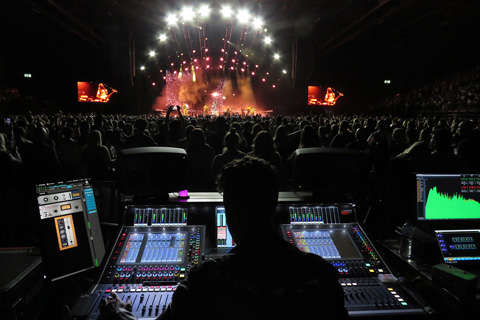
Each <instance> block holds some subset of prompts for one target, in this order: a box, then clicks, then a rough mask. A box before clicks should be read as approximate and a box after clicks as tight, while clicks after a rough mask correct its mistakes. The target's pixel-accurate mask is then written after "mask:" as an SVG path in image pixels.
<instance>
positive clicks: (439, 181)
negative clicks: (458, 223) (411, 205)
mask: <svg viewBox="0 0 480 320" xmlns="http://www.w3.org/2000/svg"><path fill="white" fill-rule="evenodd" d="M416 177H417V181H416V183H417V218H418V220H419V221H421V220H467V219H480V175H479V174H417V175H416Z"/></svg>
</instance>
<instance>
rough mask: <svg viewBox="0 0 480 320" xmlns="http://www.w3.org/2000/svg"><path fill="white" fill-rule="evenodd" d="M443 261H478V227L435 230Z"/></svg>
mask: <svg viewBox="0 0 480 320" xmlns="http://www.w3.org/2000/svg"><path fill="white" fill-rule="evenodd" d="M435 236H436V237H437V242H438V245H439V247H440V252H441V253H442V257H443V261H444V263H448V264H456V263H471V262H477V263H478V262H480V229H465V230H435Z"/></svg>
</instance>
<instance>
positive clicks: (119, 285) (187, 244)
mask: <svg viewBox="0 0 480 320" xmlns="http://www.w3.org/2000/svg"><path fill="white" fill-rule="evenodd" d="M222 207H223V203H222V199H221V197H219V196H218V194H215V195H213V194H212V198H211V199H209V198H208V197H207V196H205V195H203V197H201V199H200V200H195V196H194V195H193V196H191V198H190V199H189V200H188V201H182V202H180V201H177V202H175V201H170V203H168V204H166V205H152V206H145V205H142V206H135V205H130V206H126V207H125V221H126V226H124V227H123V228H122V231H121V232H120V233H119V235H118V238H117V240H116V242H115V245H114V247H113V250H112V252H111V253H110V256H109V257H108V261H107V262H106V264H105V267H104V271H103V273H102V276H101V278H100V280H99V282H98V284H97V285H95V286H94V287H93V288H92V289H91V290H90V292H89V294H90V296H92V297H93V298H94V299H93V300H96V302H95V303H91V305H92V306H91V308H89V313H88V316H87V317H86V318H87V319H96V318H97V317H98V315H99V312H100V310H99V303H100V300H101V299H102V298H106V297H107V296H108V295H109V294H110V292H116V293H117V294H118V295H119V296H120V298H122V299H123V300H124V301H125V300H127V299H128V300H131V301H132V306H133V311H132V312H133V314H134V315H136V316H137V317H138V318H139V319H153V318H156V317H158V316H159V315H160V314H161V313H162V311H163V310H164V309H165V308H166V307H167V306H168V304H169V303H170V301H171V298H172V295H173V293H174V291H175V290H176V287H177V285H178V284H179V282H180V281H182V280H184V279H186V278H187V277H188V274H189V270H190V268H191V267H192V266H194V265H195V264H198V263H200V262H201V260H202V259H203V258H204V257H205V256H207V257H209V258H215V257H216V256H215V255H208V253H209V252H210V251H212V252H213V251H215V249H218V248H217V244H219V243H220V242H219V238H217V237H218V234H217V228H218V221H219V219H217V218H216V214H217V213H218V212H222V210H219V208H222ZM354 211H355V206H354V205H353V204H349V203H341V204H338V203H333V204H319V203H315V202H313V203H312V202H308V201H305V200H303V199H301V198H300V197H298V196H295V195H292V194H289V195H287V196H282V194H281V195H280V199H279V204H278V206H277V210H276V212H275V216H276V217H275V219H276V221H278V222H279V223H280V224H281V230H282V233H283V237H284V238H285V240H286V241H288V242H290V243H292V244H293V245H295V246H297V247H298V248H299V249H300V250H303V251H305V252H311V253H314V254H318V255H320V256H322V257H323V258H325V259H326V260H327V261H328V262H330V263H331V264H332V265H333V266H334V267H335V268H337V270H338V272H339V278H340V279H339V282H340V284H341V286H342V287H343V290H344V298H345V307H346V309H347V310H348V312H349V315H350V316H354V317H366V316H382V317H384V316H402V315H405V316H412V315H423V314H425V312H424V310H423V309H422V308H421V307H420V306H419V305H418V304H417V302H416V301H415V300H414V299H412V298H411V297H410V296H409V295H408V294H407V293H406V292H405V291H404V290H403V289H402V288H401V287H400V286H399V285H398V284H397V283H396V279H395V277H394V276H393V275H392V274H391V271H390V270H389V268H388V267H387V265H386V264H385V263H384V261H382V259H381V257H380V255H379V253H378V251H377V250H376V249H375V247H374V245H373V244H372V242H371V241H370V240H369V239H368V237H367V235H366V234H365V232H364V231H363V230H362V228H361V227H360V226H359V225H358V224H356V223H354V222H353V221H354V216H355V215H354ZM220 220H221V219H220ZM190 223H191V224H192V225H190ZM222 230H223V229H222ZM227 231H228V229H227ZM299 272H301V270H299Z"/></svg>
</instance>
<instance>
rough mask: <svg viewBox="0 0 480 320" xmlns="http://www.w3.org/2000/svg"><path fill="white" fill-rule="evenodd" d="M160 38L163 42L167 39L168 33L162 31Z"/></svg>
mask: <svg viewBox="0 0 480 320" xmlns="http://www.w3.org/2000/svg"><path fill="white" fill-rule="evenodd" d="M158 40H160V41H162V42H163V41H165V40H167V35H166V34H164V33H162V34H161V35H160V36H158Z"/></svg>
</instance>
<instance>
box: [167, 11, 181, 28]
mask: <svg viewBox="0 0 480 320" xmlns="http://www.w3.org/2000/svg"><path fill="white" fill-rule="evenodd" d="M166 20H167V25H169V26H173V25H175V24H177V21H178V18H177V15H176V14H175V13H169V14H168V15H167V19H166Z"/></svg>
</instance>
